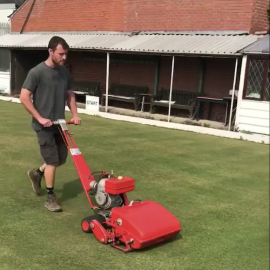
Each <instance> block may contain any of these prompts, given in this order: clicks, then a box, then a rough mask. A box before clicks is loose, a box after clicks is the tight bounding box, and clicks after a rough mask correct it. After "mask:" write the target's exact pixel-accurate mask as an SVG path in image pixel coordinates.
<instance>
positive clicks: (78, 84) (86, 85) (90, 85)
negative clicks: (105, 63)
mask: <svg viewBox="0 0 270 270" xmlns="http://www.w3.org/2000/svg"><path fill="white" fill-rule="evenodd" d="M99 85H100V83H99V82H82V81H73V82H72V89H73V92H74V93H75V94H76V95H89V96H98V97H101V95H100V89H99Z"/></svg>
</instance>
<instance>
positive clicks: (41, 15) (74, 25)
mask: <svg viewBox="0 0 270 270" xmlns="http://www.w3.org/2000/svg"><path fill="white" fill-rule="evenodd" d="M32 2H33V0H29V1H28V2H27V3H26V4H25V5H24V6H23V7H22V8H21V9H20V10H19V11H18V12H17V13H16V14H15V15H14V17H13V18H12V26H11V30H12V31H15V32H18V31H21V28H22V26H23V24H24V21H25V19H26V17H27V14H28V12H29V10H30V8H31V5H32ZM96 30H103V31H112V30H113V31H121V30H123V3H122V0H91V1H89V0H77V1H76V0H36V3H35V5H34V8H33V10H32V13H31V16H30V18H29V20H28V23H27V25H26V27H25V29H24V31H96Z"/></svg>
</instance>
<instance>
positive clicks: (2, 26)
mask: <svg viewBox="0 0 270 270" xmlns="http://www.w3.org/2000/svg"><path fill="white" fill-rule="evenodd" d="M10 31H11V29H10V23H0V36H2V35H5V34H8V33H10Z"/></svg>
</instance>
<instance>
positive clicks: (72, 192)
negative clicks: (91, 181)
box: [56, 179, 84, 203]
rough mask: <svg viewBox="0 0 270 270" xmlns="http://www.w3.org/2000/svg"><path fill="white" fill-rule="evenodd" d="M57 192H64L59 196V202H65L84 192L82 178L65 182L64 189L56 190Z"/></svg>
mask: <svg viewBox="0 0 270 270" xmlns="http://www.w3.org/2000/svg"><path fill="white" fill-rule="evenodd" d="M56 192H61V193H62V196H61V197H59V202H60V203H63V202H65V201H68V200H71V199H74V198H76V197H77V196H78V195H79V194H80V193H82V192H84V190H83V187H82V184H81V181H80V179H75V180H73V181H70V182H67V183H65V184H64V185H63V189H59V190H56Z"/></svg>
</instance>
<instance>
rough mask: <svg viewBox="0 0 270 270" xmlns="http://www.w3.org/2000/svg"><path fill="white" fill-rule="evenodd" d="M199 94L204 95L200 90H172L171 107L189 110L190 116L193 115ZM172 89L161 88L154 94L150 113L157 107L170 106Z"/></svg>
mask: <svg viewBox="0 0 270 270" xmlns="http://www.w3.org/2000/svg"><path fill="white" fill-rule="evenodd" d="M197 96H203V94H202V93H199V92H190V91H181V90H172V98H171V102H172V103H171V108H172V109H182V110H188V111H189V113H190V118H192V116H193V112H194V108H195V105H196V99H197ZM169 99H170V89H164V88H161V89H160V90H159V92H158V94H157V95H154V96H152V98H151V101H150V113H153V111H155V107H168V108H169Z"/></svg>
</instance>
